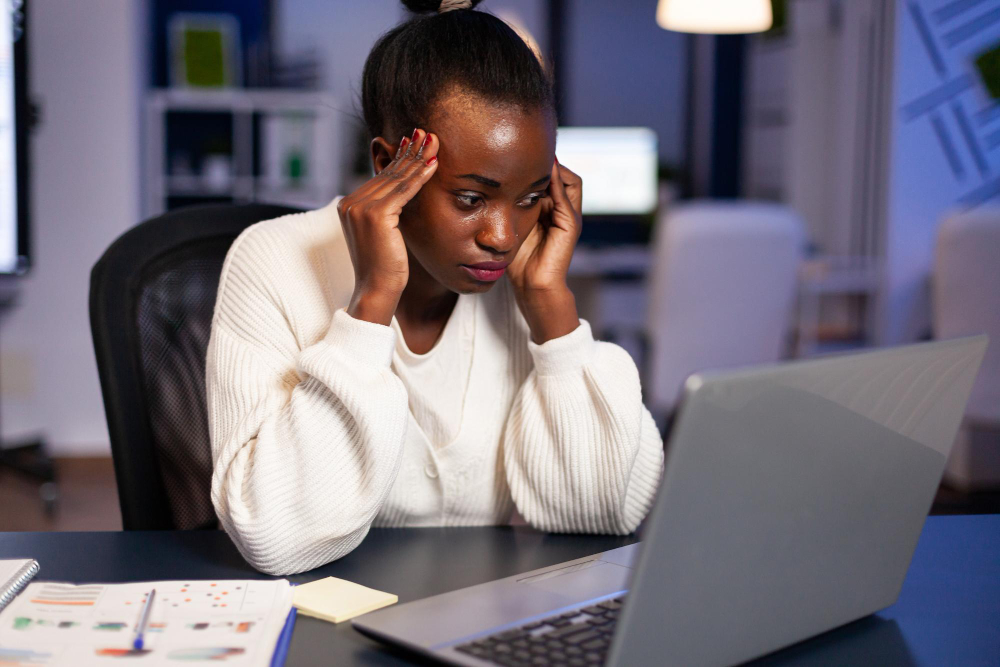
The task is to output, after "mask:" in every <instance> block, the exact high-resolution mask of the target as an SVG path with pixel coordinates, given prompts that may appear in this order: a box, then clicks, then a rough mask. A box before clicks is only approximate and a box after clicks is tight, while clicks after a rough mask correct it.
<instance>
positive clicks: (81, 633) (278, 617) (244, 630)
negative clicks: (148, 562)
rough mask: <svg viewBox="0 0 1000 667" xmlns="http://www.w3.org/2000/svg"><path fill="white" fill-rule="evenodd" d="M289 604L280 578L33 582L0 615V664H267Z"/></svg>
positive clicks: (54, 666)
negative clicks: (138, 642)
mask: <svg viewBox="0 0 1000 667" xmlns="http://www.w3.org/2000/svg"><path fill="white" fill-rule="evenodd" d="M154 588H155V589H156V596H155V598H154V601H153V606H152V609H151V611H150V617H149V623H148V626H147V631H146V633H145V635H144V640H145V646H144V647H143V649H141V650H139V651H136V650H134V649H133V648H132V640H133V637H134V632H135V626H136V624H137V623H138V621H139V617H140V615H141V613H142V608H143V603H144V601H145V598H146V595H147V594H148V593H149V591H150V590H151V589H154ZM291 605H292V588H291V586H290V585H289V584H288V582H287V581H285V580H284V579H281V580H278V581H236V580H230V581H223V580H219V581H201V580H188V581H156V582H144V583H138V584H116V585H106V584H90V585H80V586H76V585H71V584H59V583H52V582H34V583H32V584H30V585H29V586H28V587H27V588H25V589H24V591H22V592H21V594H20V595H19V596H18V597H17V598H15V600H14V602H12V603H11V604H10V605H8V607H7V608H6V609H5V610H4V611H3V612H2V613H0V664H14V665H22V664H23V665H32V667H36V666H38V665H42V666H44V667H64V666H65V667H69V666H73V667H76V666H77V665H80V666H87V665H113V664H118V665H120V664H122V663H121V658H126V660H127V661H129V660H128V658H133V660H132V661H134V659H135V658H139V659H140V661H141V662H142V664H143V665H177V664H178V663H179V662H191V661H194V662H196V663H197V662H199V661H200V662H202V663H203V664H217V663H219V662H223V663H224V664H226V665H227V666H229V665H231V666H234V667H235V666H238V667H244V666H246V667H250V666H254V667H256V666H266V665H269V664H270V661H271V657H272V655H273V653H274V647H275V644H276V642H277V639H278V635H279V634H280V633H281V629H282V627H283V626H284V623H285V619H286V617H287V616H288V612H289V610H290V609H291ZM129 662H131V661H129Z"/></svg>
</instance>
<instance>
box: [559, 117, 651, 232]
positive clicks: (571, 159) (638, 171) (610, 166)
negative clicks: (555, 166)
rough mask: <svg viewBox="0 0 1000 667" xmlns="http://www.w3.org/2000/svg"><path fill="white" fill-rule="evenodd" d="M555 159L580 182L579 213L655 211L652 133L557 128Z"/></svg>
mask: <svg viewBox="0 0 1000 667" xmlns="http://www.w3.org/2000/svg"><path fill="white" fill-rule="evenodd" d="M556 155H557V156H558V157H559V161H560V162H561V163H563V164H565V165H566V166H567V167H568V168H570V169H572V170H573V171H575V172H576V173H577V174H579V175H580V177H581V178H583V211H582V212H583V214H584V215H595V214H596V215H646V214H648V213H652V212H653V210H654V209H655V208H656V203H657V196H656V195H657V193H656V168H657V147H656V132H654V131H653V130H651V129H649V128H646V127H561V128H559V133H558V135H557V138H556Z"/></svg>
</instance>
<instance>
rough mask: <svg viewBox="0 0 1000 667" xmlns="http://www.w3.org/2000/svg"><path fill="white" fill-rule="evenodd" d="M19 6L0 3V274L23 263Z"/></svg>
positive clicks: (24, 159) (19, 2)
mask: <svg viewBox="0 0 1000 667" xmlns="http://www.w3.org/2000/svg"><path fill="white" fill-rule="evenodd" d="M25 11H26V8H25V5H24V1H23V0H9V1H8V2H3V3H2V7H0V274H20V273H24V272H25V270H26V269H27V268H28V145H27V135H28V132H27V124H28V113H29V108H28V93H27V62H26V57H27V45H26V41H27V34H26V22H25Z"/></svg>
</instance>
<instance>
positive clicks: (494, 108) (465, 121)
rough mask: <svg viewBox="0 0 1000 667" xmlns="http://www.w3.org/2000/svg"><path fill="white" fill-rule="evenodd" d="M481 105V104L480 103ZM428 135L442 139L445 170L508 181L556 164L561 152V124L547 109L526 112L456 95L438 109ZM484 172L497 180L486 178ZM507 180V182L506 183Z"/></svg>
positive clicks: (431, 121)
mask: <svg viewBox="0 0 1000 667" xmlns="http://www.w3.org/2000/svg"><path fill="white" fill-rule="evenodd" d="M477 102H478V103H477ZM436 109H437V112H436V113H435V114H433V115H432V116H431V118H430V126H429V127H428V130H429V131H431V132H434V133H435V134H437V136H438V139H439V140H440V142H441V144H440V146H441V147H440V149H439V151H438V155H439V156H440V159H441V164H442V167H444V166H445V165H448V167H449V171H451V170H452V169H451V168H454V169H457V170H458V171H461V172H462V173H478V174H481V175H483V176H487V177H488V178H493V179H494V180H497V181H500V182H504V181H506V180H509V179H510V177H511V175H513V174H520V175H521V176H522V179H521V180H523V176H528V174H527V173H524V172H525V170H528V171H529V172H530V173H531V174H532V175H533V176H532V177H531V178H530V179H529V182H531V181H533V180H535V178H537V175H536V174H534V172H535V171H538V170H542V173H543V174H544V173H545V170H546V169H547V168H548V166H549V165H550V164H551V161H552V155H553V152H554V150H555V120H554V118H553V114H552V113H551V112H548V111H546V110H534V111H525V110H524V109H522V108H520V107H517V106H512V105H496V104H490V103H487V102H484V101H482V100H481V99H480V100H472V99H469V98H468V97H467V96H453V97H449V98H446V99H445V100H442V102H441V103H439V104H438V105H436ZM484 170H486V171H492V172H494V175H490V174H488V173H483V172H484ZM505 176H506V178H504V177H505Z"/></svg>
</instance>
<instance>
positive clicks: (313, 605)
mask: <svg viewBox="0 0 1000 667" xmlns="http://www.w3.org/2000/svg"><path fill="white" fill-rule="evenodd" d="M294 590H295V594H294V595H295V596H294V598H293V601H292V603H293V604H294V605H295V608H296V609H298V610H299V613H300V614H305V615H306V616H312V617H314V618H319V619H322V620H324V621H329V622H331V623H340V622H341V621H346V620H348V619H350V618H354V617H355V616H360V615H361V614H367V613H368V612H370V611H375V610H376V609H381V608H382V607H388V606H389V605H391V604H396V602H397V601H398V600H399V598H398V597H396V596H395V595H393V594H392V593H384V592H382V591H377V590H375V589H374V588H368V587H366V586H362V585H361V584H355V583H354V582H351V581H345V580H343V579H337V578H335V577H327V578H326V579H318V580H316V581H311V582H309V583H308V584H303V585H301V586H296V587H295V589H294Z"/></svg>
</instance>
